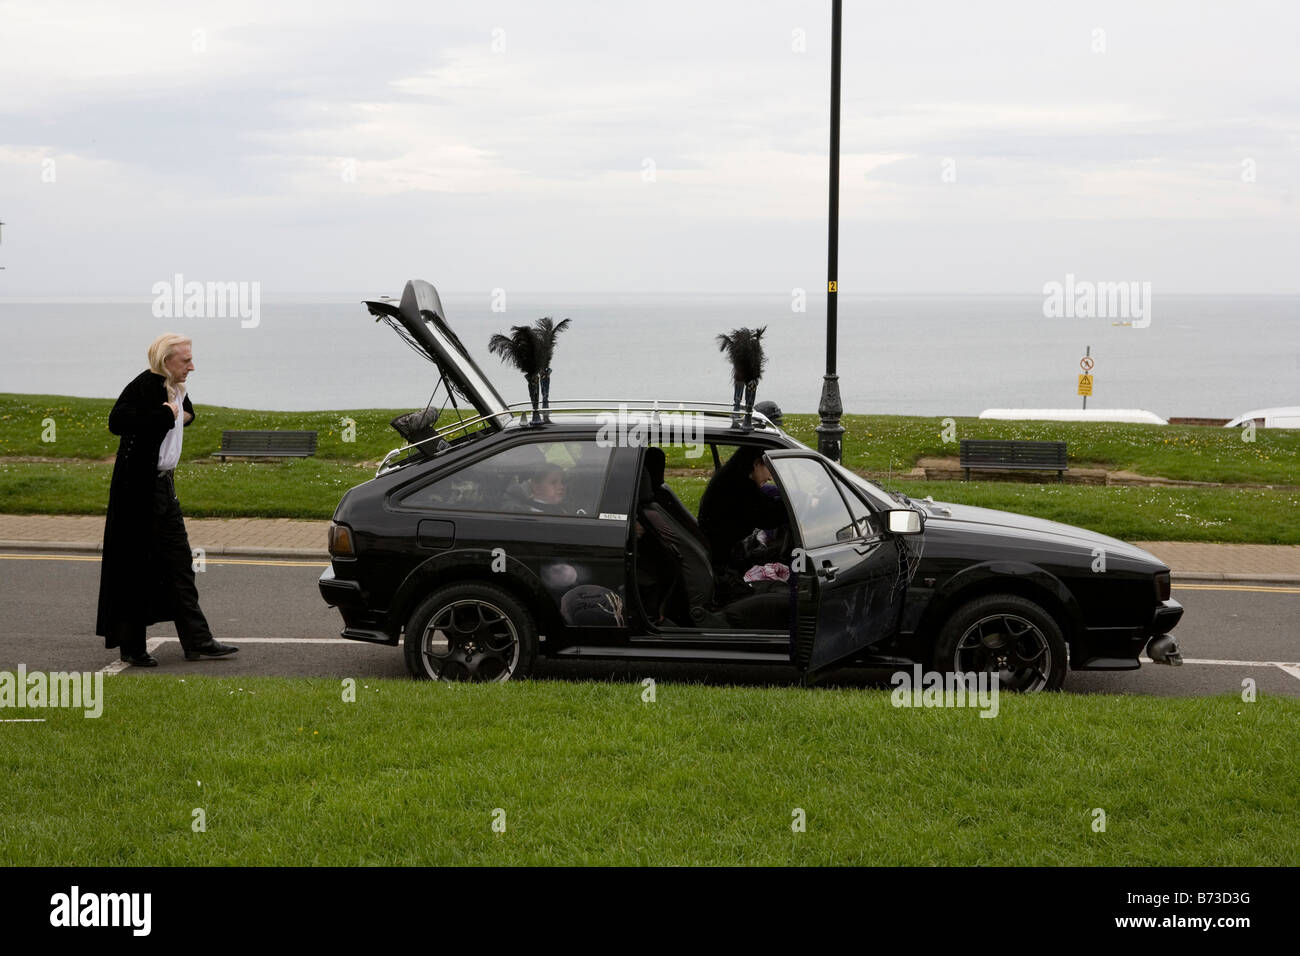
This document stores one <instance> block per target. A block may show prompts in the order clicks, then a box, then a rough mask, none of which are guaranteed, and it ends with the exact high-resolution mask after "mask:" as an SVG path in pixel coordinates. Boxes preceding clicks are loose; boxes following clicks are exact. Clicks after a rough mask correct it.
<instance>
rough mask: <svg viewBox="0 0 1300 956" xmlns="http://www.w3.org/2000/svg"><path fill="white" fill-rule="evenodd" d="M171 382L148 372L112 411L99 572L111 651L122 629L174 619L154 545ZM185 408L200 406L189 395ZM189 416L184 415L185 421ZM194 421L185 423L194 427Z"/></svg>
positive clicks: (102, 620)
mask: <svg viewBox="0 0 1300 956" xmlns="http://www.w3.org/2000/svg"><path fill="white" fill-rule="evenodd" d="M166 381H167V380H166V379H165V378H163V376H161V375H158V374H157V373H155V372H152V371H150V370H148V369H146V370H145V371H143V372H141V373H140V374H139V375H137V376H136V377H135V378H134V379H133V380H132V381H131V384H129V385H127V387H126V388H124V389H122V394H121V395H120V396H119V397H118V399H117V404H116V405H114V406H113V410H112V411H111V412H109V413H108V430H109V431H111V432H112V433H113V434H114V435H120V436H121V441H120V442H118V446H117V461H116V463H115V464H114V465H113V484H112V486H111V487H110V489H109V492H108V516H107V519H106V520H105V522H104V560H103V563H102V565H101V566H100V572H99V615H98V620H97V621H96V623H95V633H96V634H99V635H100V636H102V637H103V638H104V645H105V646H106V647H117V646H118V637H117V634H116V630H115V628H116V625H118V624H123V623H129V624H135V625H140V624H144V625H148V624H156V623H158V622H159V621H168V620H171V619H172V618H171V613H172V612H171V609H170V607H168V606H167V605H166V603H164V602H162V601H161V600H160V599H162V598H165V591H164V590H163V589H162V588H160V587H159V574H158V571H157V561H156V558H155V556H154V547H153V540H152V538H153V534H152V526H153V521H152V519H153V497H154V485H155V483H156V481H157V478H158V449H159V447H160V446H161V445H162V442H163V438H164V437H165V436H166V434H167V433H168V432H169V431H171V430H172V428H174V427H175V425H176V420H175V419H174V418H173V417H172V412H171V409H170V408H167V407H166V406H165V405H164V404H163V403H164V402H166V401H167V385H166ZM183 405H184V410H185V411H186V412H189V413H190V415H191V416H193V414H194V406H193V405H191V404H190V399H189V396H188V395H187V396H185V400H184V403H183ZM184 420H185V416H184V415H182V421H184ZM193 420H194V419H193V418H192V417H191V418H190V420H189V421H186V422H185V424H186V425H189V424H190V423H191V422H192V421H193Z"/></svg>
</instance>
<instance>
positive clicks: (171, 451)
mask: <svg viewBox="0 0 1300 956" xmlns="http://www.w3.org/2000/svg"><path fill="white" fill-rule="evenodd" d="M184 437H185V386H184V385H180V384H178V385H177V386H176V424H174V425H173V426H172V429H171V431H169V432H168V433H167V434H166V435H164V436H163V440H162V444H161V445H159V446H158V470H159V471H171V470H172V469H173V468H175V467H176V466H177V464H179V463H180V460H181V440H182V439H183V438H184Z"/></svg>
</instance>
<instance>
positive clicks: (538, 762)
mask: <svg viewBox="0 0 1300 956" xmlns="http://www.w3.org/2000/svg"><path fill="white" fill-rule="evenodd" d="M641 693H642V687H641V685H640V684H630V683H598V682H565V681H535V682H523V683H519V684H510V685H504V686H447V685H431V684H423V683H416V682H409V681H366V682H361V683H358V685H357V701H356V703H343V702H341V699H340V698H341V694H340V683H339V682H338V681H335V680H301V679H283V678H241V679H238V680H233V679H217V678H202V677H189V678H186V679H185V680H184V681H183V682H182V681H180V680H177V679H174V678H163V677H139V678H132V677H117V678H110V679H109V680H108V681H107V682H106V703H105V707H104V713H103V716H102V717H101V718H99V719H98V720H87V719H84V718H83V717H82V716H81V713H80V711H71V712H69V711H45V712H43V713H42V714H41V715H40V716H45V717H48V718H49V722H48V723H46V724H14V725H9V726H12V727H14V728H22V729H21V730H18V729H15V730H12V731H6V732H5V733H4V734H3V735H0V764H2V765H3V767H4V769H5V786H4V788H3V789H2V790H0V863H3V864H6V865H15V864H24V865H38V866H65V865H66V866H70V865H76V866H84V865H86V864H98V865H126V866H144V865H163V866H174V865H198V866H205V865H223V864H246V865H274V864H283V865H310V866H324V865H359V864H361V865H366V864H390V865H410V864H438V865H442V864H451V865H456V864H474V865H497V864H654V865H661V864H720V865H728V864H794V865H837V864H880V865H894V864H938V865H1084V866H1252V865H1261V864H1263V865H1277V866H1294V865H1296V864H1297V863H1300V840H1297V837H1296V831H1295V810H1296V796H1295V781H1296V779H1298V778H1300V750H1298V749H1297V748H1296V747H1294V746H1293V730H1294V727H1295V725H1296V720H1297V718H1298V717H1300V702H1298V701H1294V700H1288V699H1281V698H1262V699H1260V700H1259V701H1258V702H1255V703H1251V704H1243V703H1242V702H1241V701H1240V700H1239V699H1238V698H1236V697H1231V696H1228V697H1215V698H1185V699H1184V698H1177V699H1171V698H1147V697H1118V696H1087V697H1072V696H1066V695H1041V696H1034V697H1023V698H1021V697H1014V696H1012V695H1005V696H1003V697H1002V698H1001V700H1000V712H999V715H998V716H997V717H996V718H995V719H984V718H980V717H979V716H978V712H977V711H973V710H958V709H937V710H912V709H895V708H893V707H891V706H890V698H889V695H888V692H886V691H870V690H868V691H863V690H845V689H838V690H836V689H804V688H798V687H768V688H738V687H705V686H698V685H690V684H671V683H663V682H661V683H660V684H659V686H658V688H657V700H656V702H655V703H650V704H647V703H643V702H642V700H641ZM195 808H202V809H203V811H204V813H205V814H206V832H202V833H196V832H194V831H193V830H192V821H193V819H194V817H193V811H194V809H195ZM795 808H800V809H802V810H803V811H805V813H806V819H807V829H806V832H803V833H796V832H793V831H792V829H791V822H792V819H793V813H794V810H795ZM1098 808H1099V809H1101V810H1104V811H1105V814H1106V827H1105V831H1104V832H1094V829H1093V821H1094V819H1095V813H1094V811H1095V810H1096V809H1098ZM498 809H500V810H504V811H505V818H504V819H505V824H506V829H505V832H504V833H495V832H493V829H492V822H493V818H494V811H495V810H498Z"/></svg>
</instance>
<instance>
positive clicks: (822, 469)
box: [767, 451, 919, 674]
mask: <svg viewBox="0 0 1300 956" xmlns="http://www.w3.org/2000/svg"><path fill="white" fill-rule="evenodd" d="M767 458H768V461H769V463H770V464H771V468H772V474H773V476H774V477H775V478H776V480H777V482H778V484H779V485H780V488H781V495H782V497H783V498H784V500H785V502H786V507H787V510H788V511H789V513H790V516H791V520H792V521H793V522H794V525H793V527H792V530H794V531H795V532H796V534H795V537H796V538H797V539H798V547H797V548H796V549H795V551H794V556H793V560H792V564H791V571H792V572H793V574H794V576H795V579H796V581H797V582H798V583H797V587H798V593H799V613H798V621H797V625H796V629H795V635H794V642H793V647H792V648H791V658H792V660H793V662H794V663H795V665H796V666H798V667H799V668H800V669H801V670H803V671H804V672H805V673H809V674H811V673H814V672H816V671H822V670H825V669H827V668H829V667H833V666H834V665H836V664H839V663H841V662H844V661H846V660H848V659H849V658H852V657H853V656H855V655H856V654H858V653H859V652H861V651H862V650H864V649H865V648H868V647H870V646H871V645H873V644H876V643H878V642H880V641H882V640H885V639H887V638H890V637H892V636H894V634H896V633H897V631H898V626H899V621H900V618H901V615H902V610H903V601H904V598H905V595H906V591H907V582H908V574H909V567H910V566H914V563H913V562H909V560H908V553H907V549H906V547H905V546H904V543H903V541H902V540H901V537H900V536H899V535H898V534H895V533H892V532H891V531H890V530H889V523H890V518H889V516H890V515H891V514H893V512H879V511H874V512H873V511H872V510H871V509H870V508H868V507H867V505H866V504H865V503H864V502H863V501H862V500H861V499H860V498H859V497H858V496H857V495H856V494H855V493H854V492H853V490H852V489H850V488H848V487H847V486H845V485H843V484H842V483H841V482H840V481H839V480H837V479H836V478H835V477H834V476H833V475H832V474H831V473H830V471H829V470H828V469H827V467H826V465H825V464H824V463H823V462H822V460H821V459H820V458H818V457H816V456H815V455H812V454H809V453H808V452H804V451H773V452H769V453H768V455H767ZM918 520H919V518H918Z"/></svg>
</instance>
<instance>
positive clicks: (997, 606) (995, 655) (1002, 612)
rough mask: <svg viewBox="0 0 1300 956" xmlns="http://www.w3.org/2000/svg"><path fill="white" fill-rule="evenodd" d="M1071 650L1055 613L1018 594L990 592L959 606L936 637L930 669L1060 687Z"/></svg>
mask: <svg viewBox="0 0 1300 956" xmlns="http://www.w3.org/2000/svg"><path fill="white" fill-rule="evenodd" d="M1065 666H1066V649H1065V638H1064V636H1063V635H1062V634H1061V628H1060V625H1058V624H1057V623H1056V621H1055V620H1054V619H1053V617H1052V615H1050V614H1048V613H1047V611H1045V610H1044V609H1043V608H1042V607H1040V606H1039V605H1038V604H1036V603H1034V602H1033V601H1031V600H1029V599H1028V598H1025V597H1021V596H1020V595H1018V594H989V595H985V596H984V597H980V598H976V599H975V600H973V601H969V602H967V603H966V604H963V605H962V606H961V607H959V608H958V609H957V610H956V611H955V612H954V613H953V614H952V616H951V617H949V618H948V620H947V621H946V622H945V623H944V625H943V627H942V628H941V629H940V631H939V638H938V640H937V641H936V642H935V646H934V656H933V658H932V659H931V668H932V669H933V670H936V671H939V672H941V673H956V674H967V673H980V672H981V671H984V672H991V673H995V674H997V675H998V686H999V688H1000V689H1002V690H1011V691H1023V692H1034V691H1044V690H1060V689H1061V685H1062V684H1064V683H1065Z"/></svg>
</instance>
